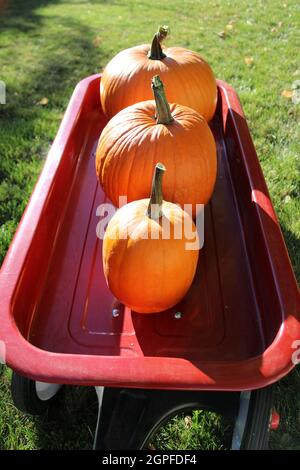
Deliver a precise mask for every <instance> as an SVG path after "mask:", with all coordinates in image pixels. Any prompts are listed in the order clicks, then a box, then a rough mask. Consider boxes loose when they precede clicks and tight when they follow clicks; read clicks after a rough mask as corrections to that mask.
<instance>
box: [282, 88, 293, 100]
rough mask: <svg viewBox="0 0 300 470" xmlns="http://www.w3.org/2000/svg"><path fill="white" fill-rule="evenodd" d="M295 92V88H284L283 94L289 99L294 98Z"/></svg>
mask: <svg viewBox="0 0 300 470" xmlns="http://www.w3.org/2000/svg"><path fill="white" fill-rule="evenodd" d="M293 94H294V92H293V90H283V91H282V92H281V96H283V97H284V98H288V99H291V98H293Z"/></svg>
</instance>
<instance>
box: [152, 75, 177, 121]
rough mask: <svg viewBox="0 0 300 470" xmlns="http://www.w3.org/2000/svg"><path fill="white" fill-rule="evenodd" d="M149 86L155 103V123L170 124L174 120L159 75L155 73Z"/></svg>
mask: <svg viewBox="0 0 300 470" xmlns="http://www.w3.org/2000/svg"><path fill="white" fill-rule="evenodd" d="M151 88H152V91H153V95H154V99H155V104H156V122H157V124H170V123H171V122H173V121H174V119H173V117H172V114H171V110H170V106H169V103H168V101H167V98H166V94H165V89H164V84H163V82H162V81H161V79H160V78H159V75H155V76H154V77H153V78H152V82H151Z"/></svg>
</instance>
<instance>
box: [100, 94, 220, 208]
mask: <svg viewBox="0 0 300 470" xmlns="http://www.w3.org/2000/svg"><path fill="white" fill-rule="evenodd" d="M170 109H171V113H172V116H173V118H174V121H173V122H172V123H170V124H166V125H165V124H156V121H155V119H154V115H155V111H156V108H155V102H154V101H145V102H142V103H137V104H135V105H133V106H130V107H128V108H126V109H124V110H122V111H120V113H118V114H117V115H116V116H114V117H113V118H112V119H111V120H110V121H109V123H108V124H107V126H106V127H105V128H104V130H103V132H102V134H101V136H100V139H99V143H98V147H97V152H96V172H97V175H98V178H99V181H100V183H101V185H102V187H103V189H104V191H105V192H106V194H107V196H108V197H109V199H110V200H111V201H112V202H113V204H114V205H115V206H118V205H119V196H127V201H128V202H131V201H135V200H138V199H143V198H146V197H148V196H149V194H150V190H151V181H152V172H153V168H154V166H155V164H156V163H158V162H161V163H163V164H164V165H165V166H166V168H167V171H166V174H165V176H164V180H163V194H164V198H165V200H167V201H170V202H173V203H177V204H180V205H181V206H182V207H183V205H184V204H192V205H193V216H195V214H196V204H206V203H207V202H208V200H209V199H210V197H211V194H212V192H213V189H214V184H215V180H216V172H217V159H216V145H215V141H214V137H213V135H212V133H211V130H210V129H209V127H208V124H207V122H206V121H205V119H203V118H202V117H201V116H200V115H199V114H198V113H197V112H195V111H194V110H192V109H190V108H187V107H185V106H181V105H178V104H171V105H170Z"/></svg>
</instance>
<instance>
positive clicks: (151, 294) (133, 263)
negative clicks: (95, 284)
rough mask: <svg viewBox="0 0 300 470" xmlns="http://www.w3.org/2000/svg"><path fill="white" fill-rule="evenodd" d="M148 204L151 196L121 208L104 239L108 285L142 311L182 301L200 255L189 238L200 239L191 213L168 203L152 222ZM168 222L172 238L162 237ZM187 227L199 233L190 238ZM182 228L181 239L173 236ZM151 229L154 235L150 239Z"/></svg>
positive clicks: (133, 306) (120, 297)
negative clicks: (186, 231)
mask: <svg viewBox="0 0 300 470" xmlns="http://www.w3.org/2000/svg"><path fill="white" fill-rule="evenodd" d="M148 203H149V199H144V200H140V201H134V202H131V203H130V204H127V205H125V206H123V207H122V208H121V209H119V210H118V211H117V212H116V213H115V214H114V216H113V217H112V219H111V220H110V222H109V224H108V226H107V229H106V232H105V236H104V241H103V269H104V274H105V277H106V281H107V284H108V287H109V289H110V291H111V292H112V293H113V295H114V296H115V297H116V298H117V299H118V300H119V301H120V302H122V303H123V304H124V305H127V306H128V307H130V308H131V309H132V310H134V311H136V312H139V313H154V312H160V311H163V310H166V309H168V308H171V307H172V306H174V305H175V304H176V303H177V302H179V301H180V300H181V299H182V298H183V297H184V295H185V294H186V292H187V291H188V289H189V287H190V285H191V283H192V281H193V278H194V275H195V271H196V267H197V262H198V255H199V250H198V249H196V250H195V249H194V250H187V249H186V242H193V241H196V240H198V235H197V231H196V228H195V225H194V223H193V221H192V219H191V217H190V216H189V215H188V214H187V213H185V212H184V211H182V210H181V209H180V207H178V206H176V205H175V204H171V203H169V202H165V201H164V202H163V205H162V212H163V216H162V217H161V218H160V219H159V220H152V219H151V218H149V217H148V216H147V215H146V211H147V206H148ZM168 223H169V227H170V238H163V233H165V234H167V233H168V232H163V230H165V229H163V227H166V225H164V224H168ZM186 226H187V227H190V228H191V230H193V233H195V237H194V240H193V239H191V240H187V239H186V238H185V236H184V233H185V232H184V227H186ZM178 229H181V230H182V233H183V237H182V238H181V239H175V238H174V233H180V232H178ZM126 230H127V232H126ZM151 231H152V232H151ZM127 233H128V235H127ZM150 233H152V238H150V236H149V238H148V239H145V237H146V236H147V235H149V234H150ZM189 233H190V234H191V233H192V232H191V231H190V232H189Z"/></svg>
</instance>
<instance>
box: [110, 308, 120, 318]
mask: <svg viewBox="0 0 300 470" xmlns="http://www.w3.org/2000/svg"><path fill="white" fill-rule="evenodd" d="M119 315H120V310H119V309H118V308H113V310H112V316H113V317H114V318H116V317H118V316H119Z"/></svg>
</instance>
